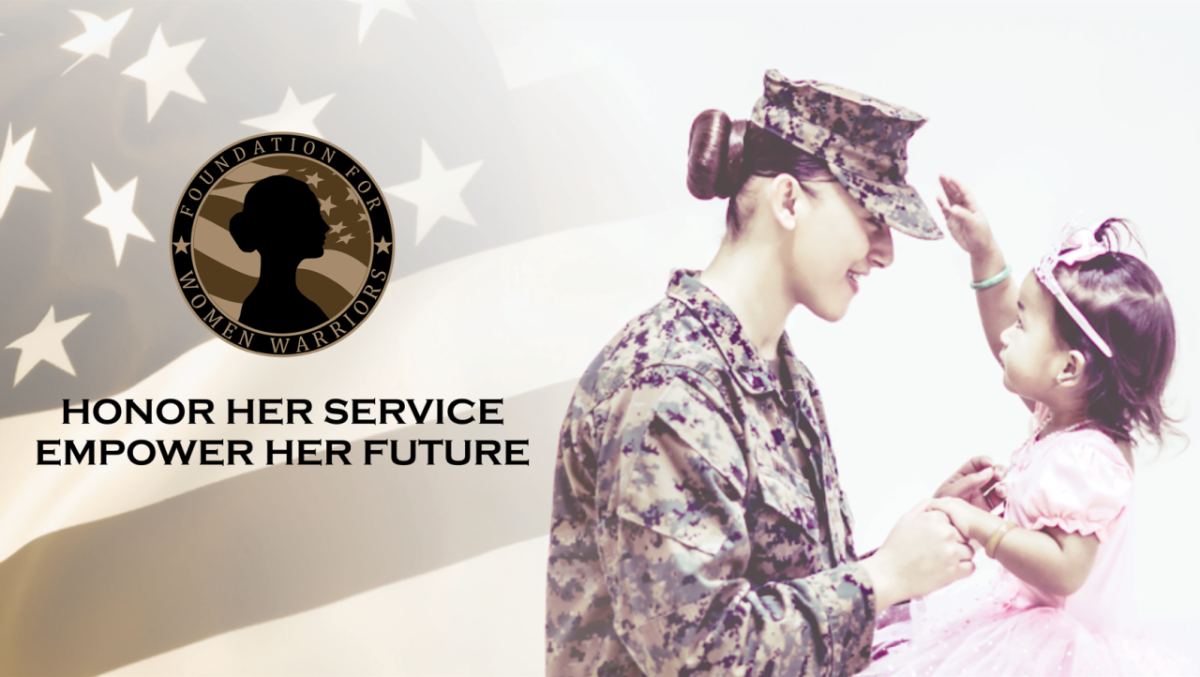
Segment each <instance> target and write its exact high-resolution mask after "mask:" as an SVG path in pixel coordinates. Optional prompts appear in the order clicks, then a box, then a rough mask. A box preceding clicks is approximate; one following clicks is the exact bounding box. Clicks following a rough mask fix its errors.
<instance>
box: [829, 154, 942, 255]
mask: <svg viewBox="0 0 1200 677" xmlns="http://www.w3.org/2000/svg"><path fill="white" fill-rule="evenodd" d="M829 169H830V171H832V172H833V175H834V176H836V177H837V179H838V181H839V182H840V183H841V184H842V186H843V187H844V188H845V189H846V192H847V193H850V196H851V197H853V198H854V199H855V200H858V203H859V204H861V205H862V206H863V207H865V208H866V209H867V211H869V212H871V213H872V214H874V215H875V217H876V218H877V219H879V220H880V221H882V222H883V223H885V224H887V225H889V226H891V227H892V228H895V229H896V230H898V231H900V232H901V233H904V234H905V235H911V236H912V237H915V238H918V239H921V240H940V239H942V238H943V237H945V235H944V234H943V233H942V231H941V229H939V228H938V227H937V224H936V223H934V221H933V215H932V214H930V213H929V208H928V207H926V206H925V202H924V201H923V200H921V196H920V195H918V194H917V189H916V188H913V187H912V186H910V185H907V184H895V183H883V182H880V181H871V180H869V179H865V178H863V177H861V176H859V175H857V174H852V173H850V172H848V171H846V170H844V169H842V168H840V167H838V166H836V165H834V164H832V163H830V165H829Z"/></svg>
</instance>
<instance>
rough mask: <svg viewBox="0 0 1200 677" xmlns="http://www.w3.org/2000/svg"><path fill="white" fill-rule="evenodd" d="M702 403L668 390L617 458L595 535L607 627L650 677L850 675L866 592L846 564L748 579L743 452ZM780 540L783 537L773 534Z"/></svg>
mask: <svg viewBox="0 0 1200 677" xmlns="http://www.w3.org/2000/svg"><path fill="white" fill-rule="evenodd" d="M710 402H711V400H709V399H708V398H705V397H704V396H702V395H699V394H698V393H696V392H695V391H694V390H692V389H691V388H689V387H688V386H685V385H683V384H675V385H672V386H671V387H670V388H668V389H667V391H666V392H665V393H664V394H663V396H662V397H660V398H659V399H658V401H657V402H656V403H655V404H654V406H653V416H652V417H651V418H650V420H649V421H648V422H647V423H646V425H645V427H644V428H643V429H642V434H641V435H640V436H639V437H638V442H637V443H636V444H632V442H634V439H633V437H628V438H626V439H627V446H625V453H622V454H620V468H619V474H620V479H619V486H618V488H617V491H616V495H615V497H614V498H615V509H614V510H613V511H612V513H611V514H610V515H609V516H608V517H607V518H606V519H605V528H604V529H602V530H601V531H602V536H601V538H600V549H601V556H602V559H603V560H604V562H605V575H606V576H607V578H608V579H609V580H608V581H607V583H608V588H609V590H610V591H611V592H612V595H613V600H612V604H613V610H614V626H615V628H616V631H617V633H618V634H619V635H620V637H621V639H622V641H623V642H624V643H625V645H626V646H627V647H628V648H629V650H630V653H631V654H632V655H633V657H634V659H635V660H636V661H637V662H638V664H639V665H640V666H641V668H642V669H643V670H644V671H645V672H647V673H649V674H679V675H689V674H694V673H697V672H713V671H716V672H720V673H729V674H734V675H749V674H755V675H757V674H764V675H849V674H852V673H854V672H856V671H858V670H860V669H862V668H863V667H865V666H866V664H867V662H868V661H869V656H870V645H871V639H872V636H873V630H874V626H873V621H874V608H875V600H874V592H873V590H872V588H871V585H870V580H869V578H868V577H867V574H866V571H865V570H864V569H863V568H862V566H861V565H860V564H859V563H857V562H852V563H848V564H846V565H843V566H841V567H838V568H835V569H830V570H827V571H821V572H815V573H813V574H811V575H809V576H805V577H801V578H793V579H789V580H780V581H770V582H767V581H753V580H750V579H749V578H748V573H747V571H748V570H747V565H748V563H749V562H750V561H751V557H752V554H753V553H752V550H753V548H754V544H753V543H752V539H751V537H750V531H749V528H748V524H747V522H748V520H751V521H753V520H754V519H755V516H753V515H746V514H745V512H744V509H743V498H744V493H745V492H746V490H747V472H746V471H747V469H746V467H745V462H746V461H745V457H744V456H743V454H742V452H741V450H740V447H739V445H738V443H737V441H736V439H735V436H734V434H733V432H732V431H731V429H730V428H729V426H728V425H727V424H726V423H725V421H724V420H723V419H722V417H721V416H719V415H718V414H717V413H716V412H714V411H713V410H712V406H711V404H710ZM781 537H782V536H781Z"/></svg>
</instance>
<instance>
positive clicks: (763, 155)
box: [687, 110, 837, 236]
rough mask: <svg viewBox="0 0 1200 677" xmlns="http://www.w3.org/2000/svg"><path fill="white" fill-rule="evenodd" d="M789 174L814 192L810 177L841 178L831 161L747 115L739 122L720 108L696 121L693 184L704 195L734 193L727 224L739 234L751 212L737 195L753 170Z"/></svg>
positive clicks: (690, 162) (690, 155) (698, 194)
mask: <svg viewBox="0 0 1200 677" xmlns="http://www.w3.org/2000/svg"><path fill="white" fill-rule="evenodd" d="M780 174H789V175H791V176H792V177H793V178H795V179H796V180H797V181H799V182H800V187H801V188H802V189H804V190H805V191H806V192H810V194H811V191H809V189H808V188H807V187H806V186H805V185H804V183H805V182H806V181H836V180H837V179H836V178H835V177H834V176H833V174H831V173H830V172H829V165H827V164H826V163H825V161H824V160H822V159H821V158H818V157H816V156H815V155H812V154H809V153H806V152H804V151H802V150H800V149H799V148H797V147H796V146H794V145H792V144H791V142H789V141H785V140H784V139H781V138H779V137H778V136H776V135H775V134H772V133H771V132H768V131H766V130H764V129H763V128H762V127H759V126H758V125H756V124H753V123H751V122H747V121H746V120H738V121H737V122H733V121H731V120H730V119H729V116H728V115H726V114H725V113H723V112H721V111H719V110H706V111H704V112H703V113H701V114H699V115H697V116H696V119H695V120H694V121H693V122H692V131H691V139H690V141H689V143H688V175H687V184H688V190H689V191H691V193H692V195H695V196H696V197H698V198H700V199H701V200H710V199H712V198H714V197H722V198H727V197H732V198H734V199H732V200H730V201H729V209H728V211H727V212H726V213H725V224H726V226H727V227H728V228H729V230H730V232H731V233H732V234H733V235H735V236H736V235H737V233H738V231H739V230H740V229H741V224H742V222H743V221H744V220H745V217H746V214H745V213H744V212H743V209H742V208H741V207H740V206H739V205H738V199H737V196H738V194H739V193H740V192H741V190H742V186H744V185H746V180H747V179H749V178H750V177H751V176H765V177H767V178H774V177H776V176H778V175H780Z"/></svg>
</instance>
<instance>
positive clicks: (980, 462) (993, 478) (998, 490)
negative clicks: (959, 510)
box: [933, 456, 1008, 510]
mask: <svg viewBox="0 0 1200 677" xmlns="http://www.w3.org/2000/svg"><path fill="white" fill-rule="evenodd" d="M1004 474H1005V468H1004V466H1002V465H996V463H995V462H994V461H992V459H991V458H990V457H988V456H975V457H974V458H972V459H971V460H969V461H967V462H966V463H964V464H962V467H961V468H959V469H958V470H956V471H955V472H954V474H953V475H951V476H950V477H948V478H947V479H946V481H945V482H942V486H940V487H938V488H937V491H935V492H933V497H934V498H944V497H947V496H952V497H955V498H961V499H962V500H964V501H966V502H967V503H970V504H971V505H973V506H975V507H976V508H979V509H981V510H991V509H992V508H994V507H996V506H997V505H1000V504H1001V503H1003V502H1004V499H1006V498H1007V497H1008V490H1007V488H1006V487H1005V486H1004V485H1003V484H1001V483H1000V480H1002V479H1004Z"/></svg>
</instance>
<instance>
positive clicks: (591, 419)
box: [546, 270, 875, 676]
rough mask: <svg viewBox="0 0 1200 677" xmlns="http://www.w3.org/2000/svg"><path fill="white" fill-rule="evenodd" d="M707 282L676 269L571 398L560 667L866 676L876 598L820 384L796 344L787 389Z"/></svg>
mask: <svg viewBox="0 0 1200 677" xmlns="http://www.w3.org/2000/svg"><path fill="white" fill-rule="evenodd" d="M696 275H697V273H695V272H693V271H683V270H680V271H675V273H674V275H673V277H672V280H671V284H670V286H669V287H668V290H667V298H665V299H664V300H662V301H661V302H659V303H658V304H657V305H656V306H654V307H653V308H651V309H650V310H649V311H647V312H646V313H645V314H643V315H641V316H640V317H638V318H636V319H634V320H633V321H632V322H630V323H629V325H628V326H626V327H625V329H624V330H622V331H621V333H620V334H618V335H617V336H616V337H615V338H614V339H613V340H612V341H611V342H610V343H609V344H608V345H607V346H606V347H605V348H604V350H603V351H601V353H600V355H599V356H598V357H597V358H596V360H595V361H594V362H593V363H592V364H591V366H590V367H589V368H588V370H587V372H586V373H585V374H584V375H583V377H582V379H581V380H580V382H579V386H578V389H577V390H576V392H575V395H574V398H573V399H572V401H571V405H570V409H569V411H568V413H567V418H566V421H565V422H564V424H563V428H562V432H561V434H560V438H559V448H558V460H557V463H556V466H555V476H554V505H553V517H552V521H551V532H550V562H549V571H548V576H547V599H546V637H547V640H546V644H547V646H546V650H547V657H546V669H547V673H548V674H550V675H556V676H557V675H643V674H656V675H668V674H669V675H676V674H678V675H690V674H694V673H698V672H710V673H716V674H731V675H750V674H753V675H776V676H783V675H849V674H853V673H854V672H856V671H858V670H861V669H862V668H864V667H865V666H866V665H867V663H868V662H869V656H870V649H871V641H872V638H873V635H874V619H875V594H874V590H873V589H872V587H871V582H870V579H869V577H868V576H867V573H866V571H865V569H864V568H863V566H862V565H861V564H860V563H858V561H857V557H856V556H855V553H854V546H853V542H852V539H851V528H852V522H851V518H850V509H849V507H848V506H847V505H846V503H845V499H844V497H843V495H842V491H841V488H840V486H839V483H838V476H837V466H836V464H835V463H834V459H833V454H832V451H831V450H830V447H829V437H828V434H827V431H826V427H825V420H824V414H823V410H822V407H821V399H820V397H819V396H818V394H817V389H816V385H815V384H814V382H813V380H812V376H811V375H810V374H809V372H808V370H807V369H806V368H805V367H804V365H803V364H801V363H800V362H799V360H797V359H795V357H793V356H792V353H791V349H790V347H789V343H788V339H787V336H786V334H785V335H784V336H783V337H782V338H781V340H780V342H779V357H780V364H781V367H780V371H781V373H782V372H783V371H784V370H785V369H786V372H787V373H786V374H783V382H782V383H781V381H780V379H779V378H777V377H776V376H775V374H773V373H772V372H771V370H770V369H769V368H767V365H766V363H765V362H764V361H763V360H762V359H761V358H760V357H759V354H758V351H757V349H756V348H755V347H754V346H753V345H751V344H750V343H749V342H747V341H746V340H745V339H744V338H743V337H742V329H741V324H740V323H739V322H738V320H737V318H736V316H734V314H733V311H731V310H730V309H729V307H728V306H727V305H725V303H724V302H722V301H721V300H720V299H719V298H718V297H717V296H716V295H715V294H713V293H712V291H710V290H709V289H708V288H707V287H705V286H704V285H703V284H702V283H701V282H700V281H699V280H698V279H697V278H696V277H695V276H696ZM791 384H794V387H793V386H792V385H791Z"/></svg>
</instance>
